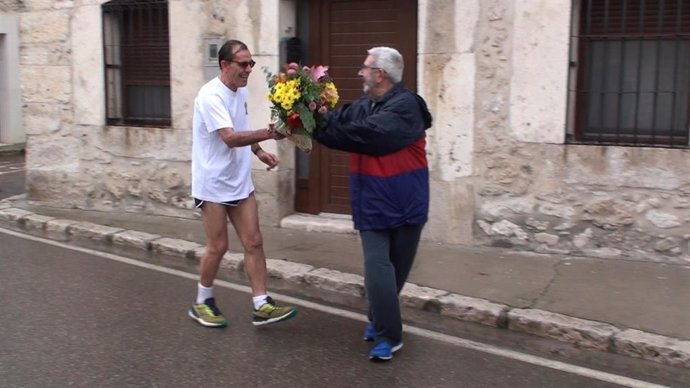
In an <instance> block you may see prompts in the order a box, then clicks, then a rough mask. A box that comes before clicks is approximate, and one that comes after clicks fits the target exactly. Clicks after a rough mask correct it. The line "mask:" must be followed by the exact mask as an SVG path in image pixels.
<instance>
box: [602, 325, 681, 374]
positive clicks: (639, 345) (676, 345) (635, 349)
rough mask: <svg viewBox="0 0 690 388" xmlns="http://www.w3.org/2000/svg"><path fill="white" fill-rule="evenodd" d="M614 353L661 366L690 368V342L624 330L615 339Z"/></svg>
mask: <svg viewBox="0 0 690 388" xmlns="http://www.w3.org/2000/svg"><path fill="white" fill-rule="evenodd" d="M613 351H614V352H615V353H618V354H622V355H625V356H632V357H638V358H643V359H645V360H650V361H655V362H658V363H661V364H666V365H672V366H678V367H681V368H690V341H688V340H680V339H676V338H671V337H665V336H661V335H656V334H651V333H645V332H643V331H640V330H634V329H628V330H624V331H622V332H620V333H618V334H616V335H615V336H614V337H613Z"/></svg>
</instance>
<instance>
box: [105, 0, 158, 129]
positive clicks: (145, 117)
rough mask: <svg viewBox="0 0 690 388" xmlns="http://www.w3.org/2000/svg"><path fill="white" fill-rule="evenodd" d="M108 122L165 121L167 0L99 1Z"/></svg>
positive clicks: (128, 123)
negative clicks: (100, 5) (100, 6)
mask: <svg viewBox="0 0 690 388" xmlns="http://www.w3.org/2000/svg"><path fill="white" fill-rule="evenodd" d="M102 11H103V49H104V50H103V51H104V56H105V58H104V59H105V77H106V80H105V81H106V114H107V123H108V124H109V125H142V126H168V125H170V123H171V120H170V44H169V37H168V35H169V34H168V2H167V1H164V0H151V1H136V0H113V1H109V2H107V3H105V4H103V5H102Z"/></svg>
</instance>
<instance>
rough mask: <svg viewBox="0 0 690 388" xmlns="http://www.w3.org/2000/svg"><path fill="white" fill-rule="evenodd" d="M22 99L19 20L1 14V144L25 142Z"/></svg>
mask: <svg viewBox="0 0 690 388" xmlns="http://www.w3.org/2000/svg"><path fill="white" fill-rule="evenodd" d="M21 96H22V92H21V89H20V84H19V26H18V22H17V16H15V15H9V14H0V101H1V102H0V143H6V144H15V143H23V142H24V141H25V133H24V129H23V128H22V111H21Z"/></svg>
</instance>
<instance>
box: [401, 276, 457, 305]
mask: <svg viewBox="0 0 690 388" xmlns="http://www.w3.org/2000/svg"><path fill="white" fill-rule="evenodd" d="M444 295H448V291H443V290H437V289H435V288H429V287H423V286H418V285H416V284H413V283H406V284H405V287H403V289H402V292H401V293H400V301H401V303H402V305H403V306H407V307H413V308H418V309H422V310H427V311H433V312H440V310H441V301H440V298H441V297H442V296H444Z"/></svg>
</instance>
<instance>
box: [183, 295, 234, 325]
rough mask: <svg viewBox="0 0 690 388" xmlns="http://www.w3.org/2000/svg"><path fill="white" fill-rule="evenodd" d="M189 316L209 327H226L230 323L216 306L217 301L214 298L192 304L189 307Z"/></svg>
mask: <svg viewBox="0 0 690 388" xmlns="http://www.w3.org/2000/svg"><path fill="white" fill-rule="evenodd" d="M189 316H190V317H191V318H192V319H193V320H195V321H197V322H199V323H200V324H201V325H204V326H207V327H225V326H227V325H228V321H227V320H226V319H225V317H224V316H223V313H221V312H220V310H218V307H216V301H215V299H213V298H208V299H206V300H205V301H204V303H200V304H195V305H192V308H191V309H189Z"/></svg>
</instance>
